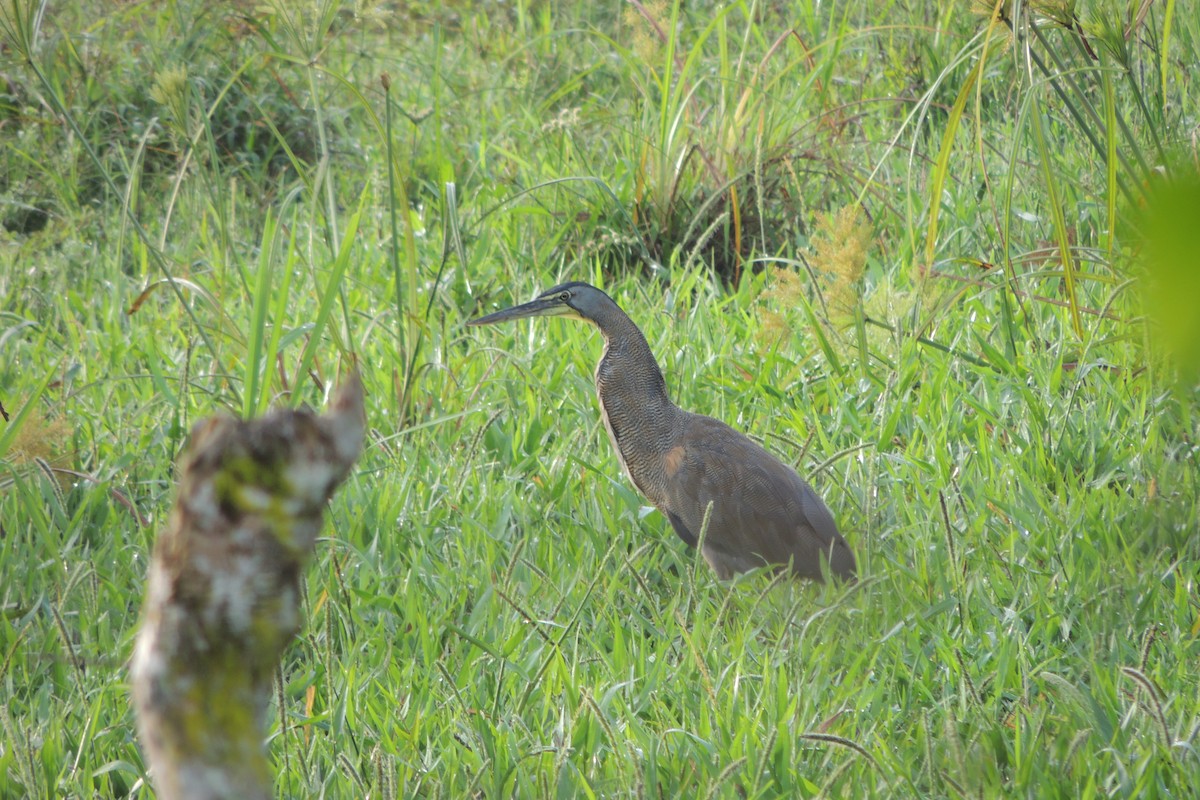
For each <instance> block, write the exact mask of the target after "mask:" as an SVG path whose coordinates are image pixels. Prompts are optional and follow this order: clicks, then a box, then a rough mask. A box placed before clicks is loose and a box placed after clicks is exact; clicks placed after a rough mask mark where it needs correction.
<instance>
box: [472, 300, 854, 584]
mask: <svg viewBox="0 0 1200 800" xmlns="http://www.w3.org/2000/svg"><path fill="white" fill-rule="evenodd" d="M549 315H554V316H569V317H574V318H576V319H583V320H586V321H588V322H591V323H592V324H594V325H595V326H596V327H597V328H599V329H600V332H601V334H603V336H604V342H605V345H604V355H603V357H601V359H600V364H599V366H598V367H597V368H596V392H597V394H598V395H599V398H600V409H601V413H602V415H603V417H604V425H605V427H606V428H607V429H608V435H609V438H610V439H611V440H612V443H613V446H614V447H615V448H616V451H617V455H618V457H619V458H620V461H621V465H622V466H623V467H624V469H625V473H626V474H627V475H628V476H629V479H630V480H631V481H633V484H634V485H635V486H636V487H637V488H638V490H639V491H640V492H641V493H642V494H643V495H645V496H646V499H648V500H649V501H650V502H651V503H653V504H654V506H655V507H656V508H658V509H659V510H660V511H661V512H662V513H663V514H664V515H665V516H666V517H667V519H668V520H669V521H670V523H671V527H673V528H674V529H675V533H676V534H678V535H679V538H681V539H683V541H684V542H686V543H687V544H688V545H689V546H692V547H695V546H696V545H697V544H698V543H699V538H700V535H701V531H702V530H703V531H704V541H703V544H702V545H701V552H702V553H703V555H704V558H705V560H706V561H708V563H709V565H710V566H711V567H712V568H713V570H714V571H715V572H716V574H717V577H719V578H721V579H722V580H724V579H727V578H729V577H731V576H733V575H734V574H736V573H739V572H745V571H746V570H750V569H754V568H755V567H761V566H764V565H789V564H790V565H791V570H792V572H793V573H794V574H795V575H797V576H799V577H802V578H811V579H814V580H821V579H822V570H825V571H827V572H829V573H831V574H833V575H835V576H837V577H839V578H844V579H848V578H852V577H853V576H854V574H855V570H856V565H855V561H854V554H853V553H852V552H851V550H850V546H849V545H848V544H847V543H846V540H845V539H844V538H842V535H841V534H840V533H838V529H837V524H836V523H835V522H834V521H833V516H832V515H831V514H830V513H829V509H828V508H826V506H825V503H823V502H822V501H821V498H820V497H818V496H817V494H816V492H814V491H813V490H812V487H810V486H809V485H808V484H807V483H805V481H804V480H803V479H802V478H801V477H800V476H799V475H797V474H796V472H795V470H793V469H791V468H790V467H788V466H786V465H785V464H783V462H781V461H780V460H779V459H777V458H776V457H775V456H773V455H771V454H770V453H768V452H767V451H766V450H764V449H763V448H762V447H760V446H759V445H758V444H756V443H755V442H753V441H751V440H750V439H749V438H747V437H746V436H744V435H743V434H741V433H738V432H737V431H735V430H734V429H733V428H731V427H729V426H728V425H726V424H725V423H723V422H721V421H719V420H716V419H713V418H712V417H706V416H703V415H701V414H693V413H691V412H689V411H684V410H683V409H681V408H679V407H678V406H676V405H675V404H674V403H672V402H671V400H670V398H669V397H668V396H667V385H666V381H665V380H663V375H662V371H661V370H660V369H659V367H658V362H657V361H656V360H655V359H654V354H653V353H652V352H651V351H650V345H649V344H648V343H647V342H646V337H645V336H643V335H642V332H641V330H639V329H638V327H637V325H635V324H634V323H633V320H631V319H630V318H629V316H628V315H626V314H625V312H624V311H622V310H621V308H620V306H618V305H617V304H616V303H615V302H613V300H612V298H610V297H609V296H608V295H606V294H605V293H604V292H602V291H600V290H599V289H597V288H596V287H594V286H591V285H589V284H586V283H582V282H579V281H573V282H571V283H564V284H562V285H560V286H555V287H554V288H553V289H550V290H548V291H546V292H543V293H542V294H540V295H538V297H537V298H535V299H534V300H532V301H531V302H529V303H525V304H523V305H519V306H514V307H513V308H509V309H505V310H503V311H497V312H496V313H494V314H489V315H487V316H485V317H480V318H479V319H475V320H471V321H470V322H469V323H468V324H469V325H488V324H493V323H497V322H503V321H506V320H511V319H519V318H522V317H531V316H549ZM710 505H711V510H709V509H710ZM706 513H707V514H708V515H709V519H708V527H707V528H704V518H705V514H706Z"/></svg>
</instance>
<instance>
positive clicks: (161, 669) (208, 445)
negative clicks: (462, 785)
mask: <svg viewBox="0 0 1200 800" xmlns="http://www.w3.org/2000/svg"><path fill="white" fill-rule="evenodd" d="M364 424H365V423H364V414H363V388H362V382H361V381H360V380H359V378H358V375H357V374H351V376H350V377H349V379H348V380H347V381H346V382H345V384H344V385H343V386H342V387H341V389H340V390H339V391H338V393H337V395H336V397H335V398H334V399H333V401H332V403H331V404H330V408H329V410H328V412H327V413H326V414H325V415H317V414H315V413H312V412H310V411H291V410H282V411H275V412H273V413H271V414H269V415H268V416H266V417H263V418H262V419H257V420H250V421H242V420H239V419H235V418H233V417H228V416H221V417H214V418H212V419H209V420H205V421H204V422H201V423H200V424H198V425H197V426H196V427H195V428H194V429H193V431H192V436H191V441H190V443H189V445H188V447H187V450H186V452H185V454H184V456H183V458H182V468H181V470H180V472H181V477H180V483H179V493H178V496H177V497H176V499H175V505H174V508H173V509H172V511H171V516H170V519H169V521H168V524H167V528H166V530H164V531H163V532H162V533H161V534H160V535H159V537H158V541H157V542H156V543H155V546H154V554H153V557H152V558H151V561H150V569H149V573H148V575H147V578H146V595H145V601H144V604H143V608H142V622H141V629H140V631H139V632H138V637H137V643H136V644H135V646H134V652H133V658H132V661H131V665H130V673H131V680H132V688H133V703H134V708H135V710H136V712H137V718H138V732H139V735H140V737H141V741H142V746H143V748H144V749H145V753H146V756H147V761H148V763H149V766H150V768H151V780H152V782H153V783H154V785H155V787H156V789H157V791H158V796H159V797H161V798H164V799H165V800H216V798H231V797H238V798H251V799H256V798H264V799H265V798H269V797H271V796H272V794H273V792H272V788H271V784H272V780H271V769H270V766H269V765H268V763H267V758H266V753H265V750H264V747H263V736H264V734H265V727H266V713H267V705H268V701H269V699H270V695H271V677H272V675H273V673H274V671H275V669H276V666H277V665H278V663H279V659H280V656H281V655H282V654H283V650H284V648H285V647H286V646H287V644H288V642H289V641H291V639H292V637H293V636H294V635H295V633H296V631H297V629H298V628H299V627H300V622H301V619H300V576H301V573H302V571H303V569H304V567H305V565H306V564H307V563H308V559H309V556H310V555H311V554H312V550H313V544H314V542H315V541H316V537H317V534H318V533H319V532H320V530H321V522H322V512H323V511H324V508H325V504H326V502H327V501H328V500H329V498H330V497H331V496H332V495H333V492H334V489H336V488H337V486H338V484H340V483H341V482H342V481H343V480H344V479H345V478H346V476H347V474H348V473H349V472H350V469H351V467H352V466H353V465H354V462H355V460H356V459H357V458H358V454H359V452H360V450H361V449H362V441H363V431H364Z"/></svg>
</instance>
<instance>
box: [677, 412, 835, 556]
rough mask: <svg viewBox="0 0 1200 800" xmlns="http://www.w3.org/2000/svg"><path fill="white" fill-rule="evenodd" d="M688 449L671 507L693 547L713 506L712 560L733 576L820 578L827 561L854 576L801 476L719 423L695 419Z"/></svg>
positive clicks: (708, 538) (708, 535) (708, 544)
mask: <svg viewBox="0 0 1200 800" xmlns="http://www.w3.org/2000/svg"><path fill="white" fill-rule="evenodd" d="M681 446H682V448H683V453H682V457H681V458H679V459H678V467H677V468H676V469H675V470H674V471H671V470H668V474H667V481H666V502H665V503H664V505H665V506H666V510H667V512H668V519H670V520H671V524H672V525H673V526H674V527H675V530H676V532H677V533H679V535H680V537H681V538H683V539H684V541H688V537H687V536H685V535H684V532H685V531H686V532H687V533H688V534H689V535H690V537H691V539H692V540H693V541H694V540H695V539H697V538H698V537H699V535H700V532H701V529H702V528H703V524H704V515H705V510H706V508H707V507H708V505H709V503H710V502H711V504H712V511H711V512H710V517H709V521H708V528H707V530H706V532H705V542H704V545H705V551H706V556H707V555H710V554H709V553H708V551H709V550H710V549H711V551H712V553H711V557H710V558H709V560H710V561H712V560H713V558H716V559H718V560H719V561H721V562H722V563H723V564H725V565H726V567H727V568H728V569H727V570H726V571H733V572H743V571H745V570H747V569H753V568H754V567H759V566H762V565H763V564H786V563H788V562H789V561H790V562H792V565H793V570H794V571H795V572H796V573H797V574H799V575H803V576H805V577H814V578H820V576H821V566H820V563H821V560H822V556H824V558H825V559H826V560H827V561H829V563H830V566H829V567H828V568H829V569H832V570H833V571H834V572H836V573H838V574H843V573H846V572H853V571H854V566H853V555H852V554H851V553H850V549H849V546H848V545H847V544H846V542H845V540H844V539H843V538H842V536H841V535H840V534H839V533H838V530H837V525H836V523H835V522H834V520H833V516H832V515H831V514H830V513H829V509H828V508H827V507H826V506H825V503H823V502H822V501H821V498H819V497H818V496H817V494H816V493H815V492H814V491H813V490H812V488H811V487H810V486H809V485H808V484H807V483H805V482H804V481H803V480H802V479H801V478H800V476H799V475H797V474H796V472H795V470H793V469H791V468H790V467H788V466H786V465H785V464H783V463H782V462H781V461H779V459H777V458H775V456H773V455H771V454H770V453H768V452H767V451H766V450H764V449H763V448H762V447H760V446H759V445H757V444H756V443H754V442H753V441H751V440H750V439H749V438H747V437H746V436H744V435H743V434H741V433H738V432H737V431H735V430H733V429H732V428H730V427H729V426H728V425H726V424H725V423H723V422H720V421H719V420H715V419H712V418H711V417H704V416H699V415H693V416H692V417H691V418H690V419H689V424H688V425H687V427H686V429H685V433H684V436H683V437H682V441H681ZM676 518H678V520H679V522H678V523H676ZM681 527H682V529H683V530H682V531H681V530H680V529H681ZM843 551H844V552H843ZM714 566H716V564H714ZM721 571H722V570H721V569H718V572H721Z"/></svg>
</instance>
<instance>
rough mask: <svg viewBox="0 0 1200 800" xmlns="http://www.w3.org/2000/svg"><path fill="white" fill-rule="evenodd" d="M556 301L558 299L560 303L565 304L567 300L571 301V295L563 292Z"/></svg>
mask: <svg viewBox="0 0 1200 800" xmlns="http://www.w3.org/2000/svg"><path fill="white" fill-rule="evenodd" d="M558 299H559V300H562V301H563V302H564V303H565V302H567V301H568V300H570V299H571V293H570V292H563V293H562V294H560V295H559V296H558Z"/></svg>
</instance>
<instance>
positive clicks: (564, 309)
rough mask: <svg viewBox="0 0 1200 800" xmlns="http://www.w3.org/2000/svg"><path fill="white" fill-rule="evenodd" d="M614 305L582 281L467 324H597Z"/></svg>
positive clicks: (559, 287)
mask: <svg viewBox="0 0 1200 800" xmlns="http://www.w3.org/2000/svg"><path fill="white" fill-rule="evenodd" d="M612 302H613V301H612V300H611V299H610V298H609V296H608V295H606V294H605V293H604V292H602V291H600V290H599V289H597V288H596V287H595V286H592V285H591V284H589V283H584V282H582V281H571V282H570V283H560V284H559V285H558V286H555V287H554V288H552V289H547V290H546V291H544V292H542V293H541V294H539V295H538V296H537V297H535V298H534V299H532V300H530V301H529V302H528V303H522V304H521V305H519V306H513V307H512V308H506V309H504V310H502V311H496V312H495V313H492V314H488V315H487V316H483V317H478V318H476V319H473V320H470V321H469V322H468V323H467V324H468V325H494V324H496V323H497V322H507V321H509V320H510V319H524V318H525V317H567V318H569V319H581V320H584V321H586V322H596V320H597V318H598V315H599V313H600V311H601V309H602V308H603V306H604V305H605V304H608V305H612Z"/></svg>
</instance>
